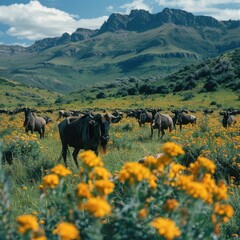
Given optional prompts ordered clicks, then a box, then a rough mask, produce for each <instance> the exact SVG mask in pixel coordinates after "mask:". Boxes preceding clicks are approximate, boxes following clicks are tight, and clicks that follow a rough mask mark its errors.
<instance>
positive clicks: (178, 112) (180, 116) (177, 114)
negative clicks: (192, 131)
mask: <svg viewBox="0 0 240 240" xmlns="http://www.w3.org/2000/svg"><path fill="white" fill-rule="evenodd" d="M172 113H174V114H175V121H176V124H178V125H179V124H182V121H183V113H188V111H187V110H185V109H183V110H173V111H172Z"/></svg>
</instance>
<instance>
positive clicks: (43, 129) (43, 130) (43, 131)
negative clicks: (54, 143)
mask: <svg viewBox="0 0 240 240" xmlns="http://www.w3.org/2000/svg"><path fill="white" fill-rule="evenodd" d="M44 133H45V126H43V127H42V138H44Z"/></svg>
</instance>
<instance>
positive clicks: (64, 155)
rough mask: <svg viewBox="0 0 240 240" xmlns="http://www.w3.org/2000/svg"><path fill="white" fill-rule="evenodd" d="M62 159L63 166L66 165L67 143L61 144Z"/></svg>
mask: <svg viewBox="0 0 240 240" xmlns="http://www.w3.org/2000/svg"><path fill="white" fill-rule="evenodd" d="M61 155H62V157H63V161H64V164H65V166H66V167H67V145H65V144H62V153H61ZM60 160H61V157H60V158H59V161H60Z"/></svg>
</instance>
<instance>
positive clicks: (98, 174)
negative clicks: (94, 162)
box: [89, 167, 112, 180]
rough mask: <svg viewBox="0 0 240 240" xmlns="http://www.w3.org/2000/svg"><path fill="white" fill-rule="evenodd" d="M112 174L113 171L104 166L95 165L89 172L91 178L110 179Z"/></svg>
mask: <svg viewBox="0 0 240 240" xmlns="http://www.w3.org/2000/svg"><path fill="white" fill-rule="evenodd" d="M111 176H112V175H111V173H110V172H109V171H108V170H107V169H106V168H104V167H95V168H94V169H93V170H92V171H91V172H90V173H89V178H90V179H92V180H98V179H109V178H110V177H111Z"/></svg>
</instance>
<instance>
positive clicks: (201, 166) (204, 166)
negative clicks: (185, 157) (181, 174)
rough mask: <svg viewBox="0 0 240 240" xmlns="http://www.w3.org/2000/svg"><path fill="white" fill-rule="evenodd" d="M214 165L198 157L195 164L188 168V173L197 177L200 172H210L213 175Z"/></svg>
mask: <svg viewBox="0 0 240 240" xmlns="http://www.w3.org/2000/svg"><path fill="white" fill-rule="evenodd" d="M215 168H216V166H215V164H214V163H213V162H212V161H211V160H209V159H208V158H205V157H198V158H197V160H196V162H195V163H191V164H190V166H189V169H190V171H191V172H192V173H193V174H194V175H195V176H198V175H199V173H200V172H201V171H204V173H205V172H210V173H211V174H214V172H215Z"/></svg>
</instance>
